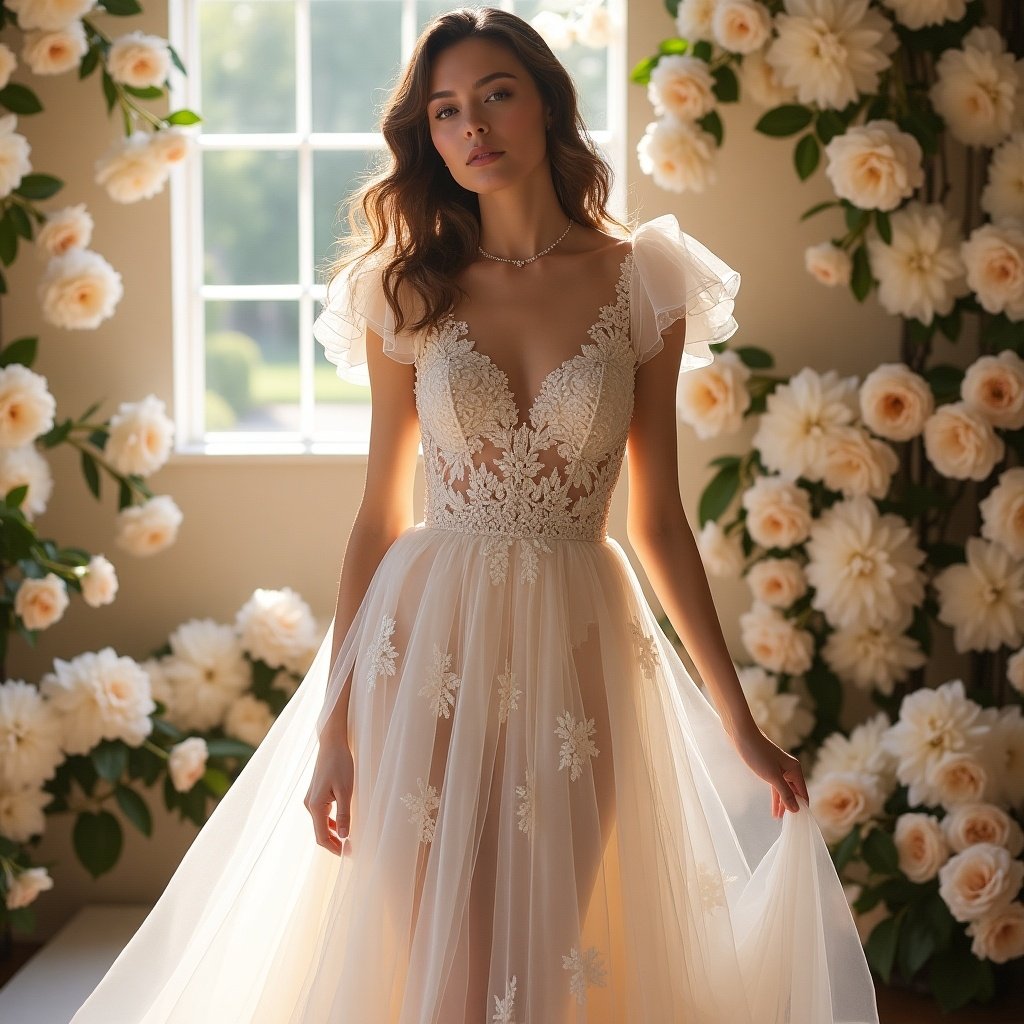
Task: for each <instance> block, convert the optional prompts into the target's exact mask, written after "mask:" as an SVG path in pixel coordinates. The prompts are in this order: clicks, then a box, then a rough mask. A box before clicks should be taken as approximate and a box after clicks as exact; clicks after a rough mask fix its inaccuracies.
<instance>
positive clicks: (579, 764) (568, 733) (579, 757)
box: [555, 709, 600, 782]
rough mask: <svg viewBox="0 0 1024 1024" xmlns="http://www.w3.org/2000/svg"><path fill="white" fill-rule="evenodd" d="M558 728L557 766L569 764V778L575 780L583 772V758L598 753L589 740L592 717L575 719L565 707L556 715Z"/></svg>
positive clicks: (562, 766)
mask: <svg viewBox="0 0 1024 1024" xmlns="http://www.w3.org/2000/svg"><path fill="white" fill-rule="evenodd" d="M557 721H558V728H557V729H555V733H556V734H557V735H559V736H561V737H562V745H561V747H560V748H559V755H560V758H559V761H558V768H559V770H561V769H562V768H565V767H566V765H568V766H569V779H570V781H571V782H575V781H576V780H577V779H578V778H579V777H580V776H581V775H582V774H583V759H584V758H585V757H594V756H596V755H597V754H599V753H600V751H599V750H598V749H597V747H595V746H594V744H593V741H592V740H591V738H590V737H591V734H592V733H593V731H594V728H595V726H594V719H592V718H588V719H585V720H583V719H581V720H580V721H578V722H577V721H576V719H575V718H574V717H573V715H572V713H571V712H570V711H569V710H568V709H566V710H565V711H563V712H562V714H560V715H559V716H558V719H557Z"/></svg>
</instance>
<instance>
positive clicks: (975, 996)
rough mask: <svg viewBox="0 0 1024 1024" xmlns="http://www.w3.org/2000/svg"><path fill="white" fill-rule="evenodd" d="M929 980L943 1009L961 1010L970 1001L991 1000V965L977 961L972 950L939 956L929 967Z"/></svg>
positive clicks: (948, 951) (949, 951)
mask: <svg viewBox="0 0 1024 1024" xmlns="http://www.w3.org/2000/svg"><path fill="white" fill-rule="evenodd" d="M928 981H929V983H930V985H931V988H932V993H933V995H934V996H935V998H936V1000H937V1001H938V1003H939V1005H940V1006H941V1007H942V1009H943V1010H945V1011H947V1012H949V1011H950V1010H958V1009H959V1008H960V1007H961V1006H966V1005H967V1004H968V1003H971V1002H975V1001H977V1002H985V1001H987V1000H989V999H991V998H992V993H993V991H994V984H993V982H994V979H993V975H992V965H991V964H990V963H989V962H988V961H985V960H978V959H977V958H976V957H975V956H973V955H972V954H971V952H970V951H969V950H965V951H958V950H955V949H950V950H945V951H943V952H940V953H936V954H935V956H933V957H932V961H931V964H930V966H929V974H928Z"/></svg>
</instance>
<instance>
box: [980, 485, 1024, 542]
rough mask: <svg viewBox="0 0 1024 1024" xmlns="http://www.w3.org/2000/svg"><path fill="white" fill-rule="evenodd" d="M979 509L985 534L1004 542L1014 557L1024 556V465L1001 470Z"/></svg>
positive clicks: (996, 540)
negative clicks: (994, 484)
mask: <svg viewBox="0 0 1024 1024" xmlns="http://www.w3.org/2000/svg"><path fill="white" fill-rule="evenodd" d="M978 509H979V511H980V512H981V520H982V525H981V535H982V537H984V538H985V539H986V540H991V541H995V543H997V544H1002V546H1003V547H1004V548H1006V550H1007V551H1009V552H1010V554H1011V555H1013V557H1014V558H1024V467H1021V466H1014V467H1013V468H1012V469H1007V470H1004V471H1003V472H1002V473H1000V474H999V480H998V482H997V483H996V486H995V487H993V488H992V490H991V491H989V493H988V495H987V496H986V497H985V498H984V499H983V500H982V502H981V503H980V504H979V506H978Z"/></svg>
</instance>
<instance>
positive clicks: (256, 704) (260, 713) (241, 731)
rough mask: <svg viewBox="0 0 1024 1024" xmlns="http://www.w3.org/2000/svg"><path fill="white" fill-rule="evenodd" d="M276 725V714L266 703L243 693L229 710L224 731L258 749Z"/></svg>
mask: <svg viewBox="0 0 1024 1024" xmlns="http://www.w3.org/2000/svg"><path fill="white" fill-rule="evenodd" d="M273 724H274V713H273V711H271V710H270V707H269V706H268V705H267V703H266V701H262V700H260V699H259V698H258V697H254V696H253V695H252V694H251V693H243V694H242V695H241V696H240V697H239V698H238V699H237V700H235V701H234V702H233V703H232V704H231V706H230V707H229V708H228V713H227V715H226V717H225V718H224V731H225V732H226V733H227V734H228V735H229V736H234V737H235V739H239V740H241V741H242V742H243V743H248V744H249V745H250V746H253V747H258V746H259V745H260V744H261V743H262V742H263V740H264V739H265V738H266V735H267V733H268V732H270V727H271V726H272V725H273Z"/></svg>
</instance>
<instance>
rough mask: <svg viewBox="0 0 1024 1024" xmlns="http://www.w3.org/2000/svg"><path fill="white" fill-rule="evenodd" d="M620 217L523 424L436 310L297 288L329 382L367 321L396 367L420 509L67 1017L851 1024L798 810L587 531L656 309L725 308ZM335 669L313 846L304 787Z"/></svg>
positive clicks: (702, 349)
mask: <svg viewBox="0 0 1024 1024" xmlns="http://www.w3.org/2000/svg"><path fill="white" fill-rule="evenodd" d="M632 241H633V245H632V247H631V250H630V251H629V253H628V254H627V256H626V258H625V259H624V261H623V263H622V266H621V274H620V279H619V285H618V289H617V296H616V298H615V300H614V301H613V302H612V303H611V304H610V305H607V306H603V307H601V310H600V315H599V318H598V320H597V321H596V322H595V324H594V326H593V327H592V328H591V330H590V332H589V334H590V338H591V339H592V344H588V345H583V346H582V347H581V349H580V352H579V353H578V354H577V355H575V356H574V357H572V358H571V359H569V360H566V362H565V363H563V364H561V366H559V367H557V368H556V369H555V371H553V372H552V373H551V374H549V375H548V377H547V378H546V379H545V381H544V386H543V387H542V389H541V391H540V392H539V393H538V395H537V396H536V398H535V400H534V401H533V402H532V403H531V405H530V412H529V416H528V419H527V421H526V422H524V423H519V422H518V417H517V415H516V412H515V405H514V401H513V400H512V398H511V395H510V393H509V391H508V387H507V378H505V376H504V374H503V373H502V371H501V370H500V369H499V368H498V367H497V366H496V365H495V364H494V363H493V362H491V360H489V359H488V358H487V357H485V356H483V354H482V353H480V352H477V351H476V350H475V348H474V347H473V344H472V342H471V341H470V339H469V338H468V337H467V332H466V329H465V327H466V325H465V324H464V323H462V322H461V321H458V320H455V319H449V320H448V321H446V323H445V324H444V326H443V327H442V328H441V329H438V330H435V331H433V332H431V334H430V335H429V336H428V337H426V338H423V339H418V340H416V339H402V338H401V337H400V336H396V335H395V334H394V333H393V332H392V333H391V334H390V336H389V335H388V334H387V333H386V332H387V329H388V327H387V323H386V315H385V314H384V312H383V308H382V305H381V293H380V288H379V282H378V284H377V285H376V287H374V286H373V282H372V280H367V279H365V278H364V279H363V280H362V281H359V280H356V279H353V280H351V281H350V282H349V288H348V291H347V293H345V294H346V295H347V298H346V297H344V296H341V295H339V296H336V299H335V305H334V306H333V308H332V306H330V305H329V306H328V307H326V308H325V310H324V313H323V314H321V318H320V320H318V339H319V340H320V341H321V342H322V343H324V344H325V348H326V349H327V351H328V355H329V356H331V358H332V359H333V360H334V361H335V362H336V363H337V364H338V366H339V372H342V373H344V375H346V376H349V378H350V379H357V378H358V377H359V376H360V374H361V373H363V374H364V373H365V348H362V349H360V346H362V345H364V341H363V335H362V333H361V332H362V326H361V325H362V323H363V322H365V321H369V322H371V323H372V324H374V325H380V326H379V327H376V328H375V329H377V331H378V333H379V334H381V336H382V337H384V338H385V348H386V350H387V351H389V353H391V354H393V355H395V356H396V358H401V357H402V356H403V355H409V356H410V358H407V359H405V360H404V361H407V362H412V361H415V363H416V392H417V393H416V399H417V408H418V411H419V415H420V424H421V429H422V435H423V450H424V459H425V465H426V470H427V476H426V479H427V494H426V501H425V508H424V517H423V520H422V521H421V522H419V523H417V524H416V525H415V526H413V527H411V528H410V529H408V530H407V531H405V532H404V533H403V534H402V535H401V536H399V537H398V539H397V540H396V541H395V542H394V543H393V544H392V545H391V546H390V547H389V548H388V550H387V551H386V553H385V554H384V556H383V558H382V560H381V562H380V564H379V565H378V567H377V569H376V571H375V573H374V575H373V578H372V580H371V581H370V584H369V586H368V588H367V591H366V594H365V596H364V598H363V600H362V602H361V604H360V606H359V609H358V611H357V613H356V616H355V618H354V620H353V621H352V623H351V625H350V627H349V628H348V630H347V632H346V635H345V637H344V638H343V641H342V643H341V647H340V651H339V654H338V657H337V659H336V660H335V662H334V663H333V665H332V664H331V660H330V652H331V649H332V632H333V631H332V630H329V631H328V634H327V636H326V637H325V638H324V640H323V643H322V645H321V647H320V650H319V652H318V654H317V656H316V659H315V660H314V662H313V664H312V666H311V668H310V670H309V672H308V673H307V675H306V677H305V679H304V680H303V682H302V684H301V685H300V687H299V689H298V691H297V692H296V694H295V695H294V696H293V698H292V699H291V701H290V702H289V704H288V706H287V707H286V708H285V710H284V712H283V713H282V715H281V716H280V717H279V718H278V720H277V721H276V722H275V724H274V726H273V728H272V729H271V731H270V733H269V734H268V735H267V737H266V739H265V740H264V741H263V743H262V744H261V745H260V747H259V749H258V750H257V751H256V753H255V755H254V756H253V758H252V759H251V761H250V762H249V764H248V765H247V766H246V768H245V769H244V771H243V772H242V774H241V776H240V777H239V779H238V780H237V781H236V783H235V784H234V785H233V786H232V788H231V789H230V790H229V791H228V793H227V794H226V796H225V797H224V798H223V799H222V800H221V802H220V803H219V805H218V806H217V808H216V809H215V811H214V812H213V814H212V816H211V818H210V820H209V821H208V823H207V824H206V826H205V827H204V828H203V829H202V830H201V832H200V833H199V835H198V836H197V838H196V840H195V841H194V843H193V845H192V847H191V848H190V849H189V851H188V853H187V854H186V856H185V858H184V859H183V861H182V863H181V865H180V866H179V868H178V870H177V871H176V873H175V875H174V877H173V878H172V879H171V881H170V883H169V884H168V886H167V888H166V890H165V891H164V893H163V895H162V896H161V898H160V900H159V901H158V902H157V904H156V906H155V908H154V909H153V911H152V912H151V914H150V915H149V916H148V918H147V919H146V921H145V922H144V923H143V925H142V927H141V928H140V929H139V931H138V932H137V933H136V935H135V936H134V937H133V939H132V940H131V942H130V943H129V945H128V946H127V947H126V948H125V950H124V951H123V952H122V954H121V956H120V957H119V958H118V960H117V961H116V963H115V964H114V965H113V967H112V968H111V970H110V971H109V973H108V974H107V975H106V977H105V978H104V979H103V981H102V982H101V984H100V985H99V986H98V987H97V989H96V990H95V991H94V993H93V994H92V996H91V997H90V998H89V1000H88V1001H87V1002H86V1003H85V1004H84V1006H83V1007H82V1008H81V1009H80V1010H79V1012H78V1014H76V1016H75V1017H74V1018H73V1024H92V1022H94V1021H95V1022H97V1024H99V1022H101V1021H102V1022H103V1024H107V1022H109V1021H111V1020H115V1021H119V1022H120V1021H123V1022H138V1024H154V1022H158V1021H159V1022H162V1021H176V1022H178V1021H180V1022H189V1024H194V1022H209V1024H213V1022H218V1024H221V1022H236V1021H237V1022H243V1021H244V1022H250V1021H251V1022H260V1024H300V1022H301V1024H323V1022H331V1021H338V1022H342V1021H350V1020H351V1021H359V1022H360V1024H462V1022H466V1024H470V1022H471V1024H568V1022H575V1024H579V1022H589V1024H650V1022H658V1024H663V1022H664V1024H675V1022H679V1024H684V1022H685V1024H694V1022H700V1024H828V1022H833V1024H877V1021H878V1017H877V1012H876V1009H875V1000H874V990H873V985H872V981H871V977H870V974H869V972H868V969H867V964H866V961H865V958H864V954H863V951H862V949H861V945H860V941H859V939H858V936H857V932H856V929H855V927H854V923H853V919H852V916H851V913H850V911H849V908H848V906H847V902H846V898H845V896H844V893H843V890H842V887H841V885H840V882H839V879H838V877H837V875H836V872H835V870H834V868H833V865H832V862H831V859H830V857H829V853H828V850H827V848H826V846H825V843H824V841H823V839H822V836H821V833H820V831H819V829H818V827H817V824H816V823H815V821H814V819H813V817H812V816H811V814H810V811H809V809H808V807H807V805H806V803H804V802H803V801H801V802H800V811H799V812H798V813H789V812H787V813H786V815H785V816H784V817H783V818H782V819H781V821H780V820H777V819H775V818H773V817H772V815H771V788H770V786H768V784H767V783H765V782H763V781H762V780H761V779H760V778H758V777H757V776H756V775H754V774H753V773H752V772H751V771H750V770H749V769H748V768H747V766H746V765H745V764H744V763H743V761H742V760H741V759H740V758H739V756H738V755H737V753H736V752H735V750H734V748H733V747H732V744H731V742H730V741H729V739H728V736H727V735H726V733H725V731H724V729H723V727H722V724H721V722H720V720H719V717H718V715H717V714H716V712H715V710H714V708H713V706H712V705H711V704H710V702H709V701H708V700H707V698H706V697H705V696H704V694H703V692H702V691H701V690H700V689H699V688H698V686H697V685H696V684H695V682H694V680H693V679H692V678H691V677H690V676H689V674H688V673H687V671H686V669H685V666H684V665H683V663H682V661H681V660H680V659H679V657H678V655H677V654H676V652H675V650H674V648H673V647H672V645H671V644H670V643H669V642H668V641H667V639H666V638H665V636H664V634H663V632H662V631H661V629H660V627H659V626H658V623H657V621H656V619H655V617H654V615H653V613H652V611H651V609H650V607H649V606H648V605H647V603H646V601H645V599H644V597H643V592H642V589H641V587H640V583H639V581H638V579H637V578H636V575H635V573H634V571H633V569H632V567H631V565H630V563H629V561H628V560H627V558H626V555H625V552H624V551H623V549H622V548H621V547H620V545H619V544H618V543H617V542H616V541H615V540H614V539H612V538H611V537H609V536H608V535H607V532H606V526H607V511H608V502H609V499H610V494H611V489H612V487H613V486H614V483H615V481H616V479H617V476H618V473H619V469H620V466H621V461H622V454H623V448H624V440H625V434H626V432H627V428H628V423H629V419H630V416H631V412H632V384H633V374H634V372H635V369H636V367H637V366H638V365H640V363H642V362H644V361H645V359H647V358H651V357H652V356H654V355H656V353H657V352H658V351H659V350H660V348H661V347H662V343H661V339H660V338H657V337H656V335H657V332H658V331H659V330H660V329H661V328H663V327H664V326H665V325H666V324H667V323H669V322H671V320H673V319H677V318H678V317H679V316H683V315H686V316H687V317H688V322H687V342H688V345H687V353H686V357H684V363H683V369H684V370H686V369H687V368H692V367H694V366H699V365H703V364H704V363H706V362H707V361H709V360H710V359H711V358H712V354H711V350H710V349H708V348H707V346H708V344H709V343H710V342H712V341H714V340H721V339H722V338H723V337H727V336H728V335H729V334H731V333H732V332H733V331H734V330H735V328H736V324H735V321H734V320H733V319H732V298H733V296H734V295H735V292H736V288H737V287H738V283H739V275H738V274H736V273H735V272H734V271H732V270H731V269H730V268H729V267H727V266H726V265H725V264H724V263H722V261H720V260H719V259H718V258H717V257H715V256H714V255H713V254H711V253H709V252H708V251H707V250H706V249H705V248H704V247H703V246H701V245H700V243H697V242H696V240H694V239H691V238H690V236H687V235H685V233H684V232H682V231H680V229H679V227H678V225H677V224H676V222H675V219H674V218H672V217H661V218H657V219H656V220H653V221H649V222H646V223H645V224H642V225H641V226H640V227H639V228H637V229H636V231H635V232H634V233H633V235H632ZM328 314H330V318H332V319H331V320H330V322H329V321H328V319H327V315H328ZM691 324H692V326H693V333H692V335H691ZM333 328H336V329H333ZM331 346H333V348H332V347H331ZM346 687H350V688H351V692H350V693H349V716H348V730H349V738H350V742H351V745H352V749H353V754H354V759H355V784H356V786H355V792H354V794H353V797H352V807H351V809H352V823H351V839H350V840H349V843H348V844H347V846H348V849H347V852H346V854H345V855H344V856H342V857H336V856H334V855H333V854H331V853H329V852H327V851H326V850H324V849H322V848H321V847H319V846H317V845H316V844H315V842H314V839H313V829H312V823H311V821H310V818H309V814H308V812H307V811H306V809H305V807H304V806H303V798H304V796H305V793H306V791H307V788H308V786H309V781H310V778H311V776H312V772H313V767H314V763H315V760H316V754H317V749H318V745H319V735H320V731H321V729H322V726H323V724H324V721H325V720H326V717H327V715H328V714H329V712H330V711H331V710H332V709H333V708H334V707H335V704H336V701H337V699H338V697H339V696H340V695H341V694H342V693H343V692H345V688H346Z"/></svg>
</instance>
